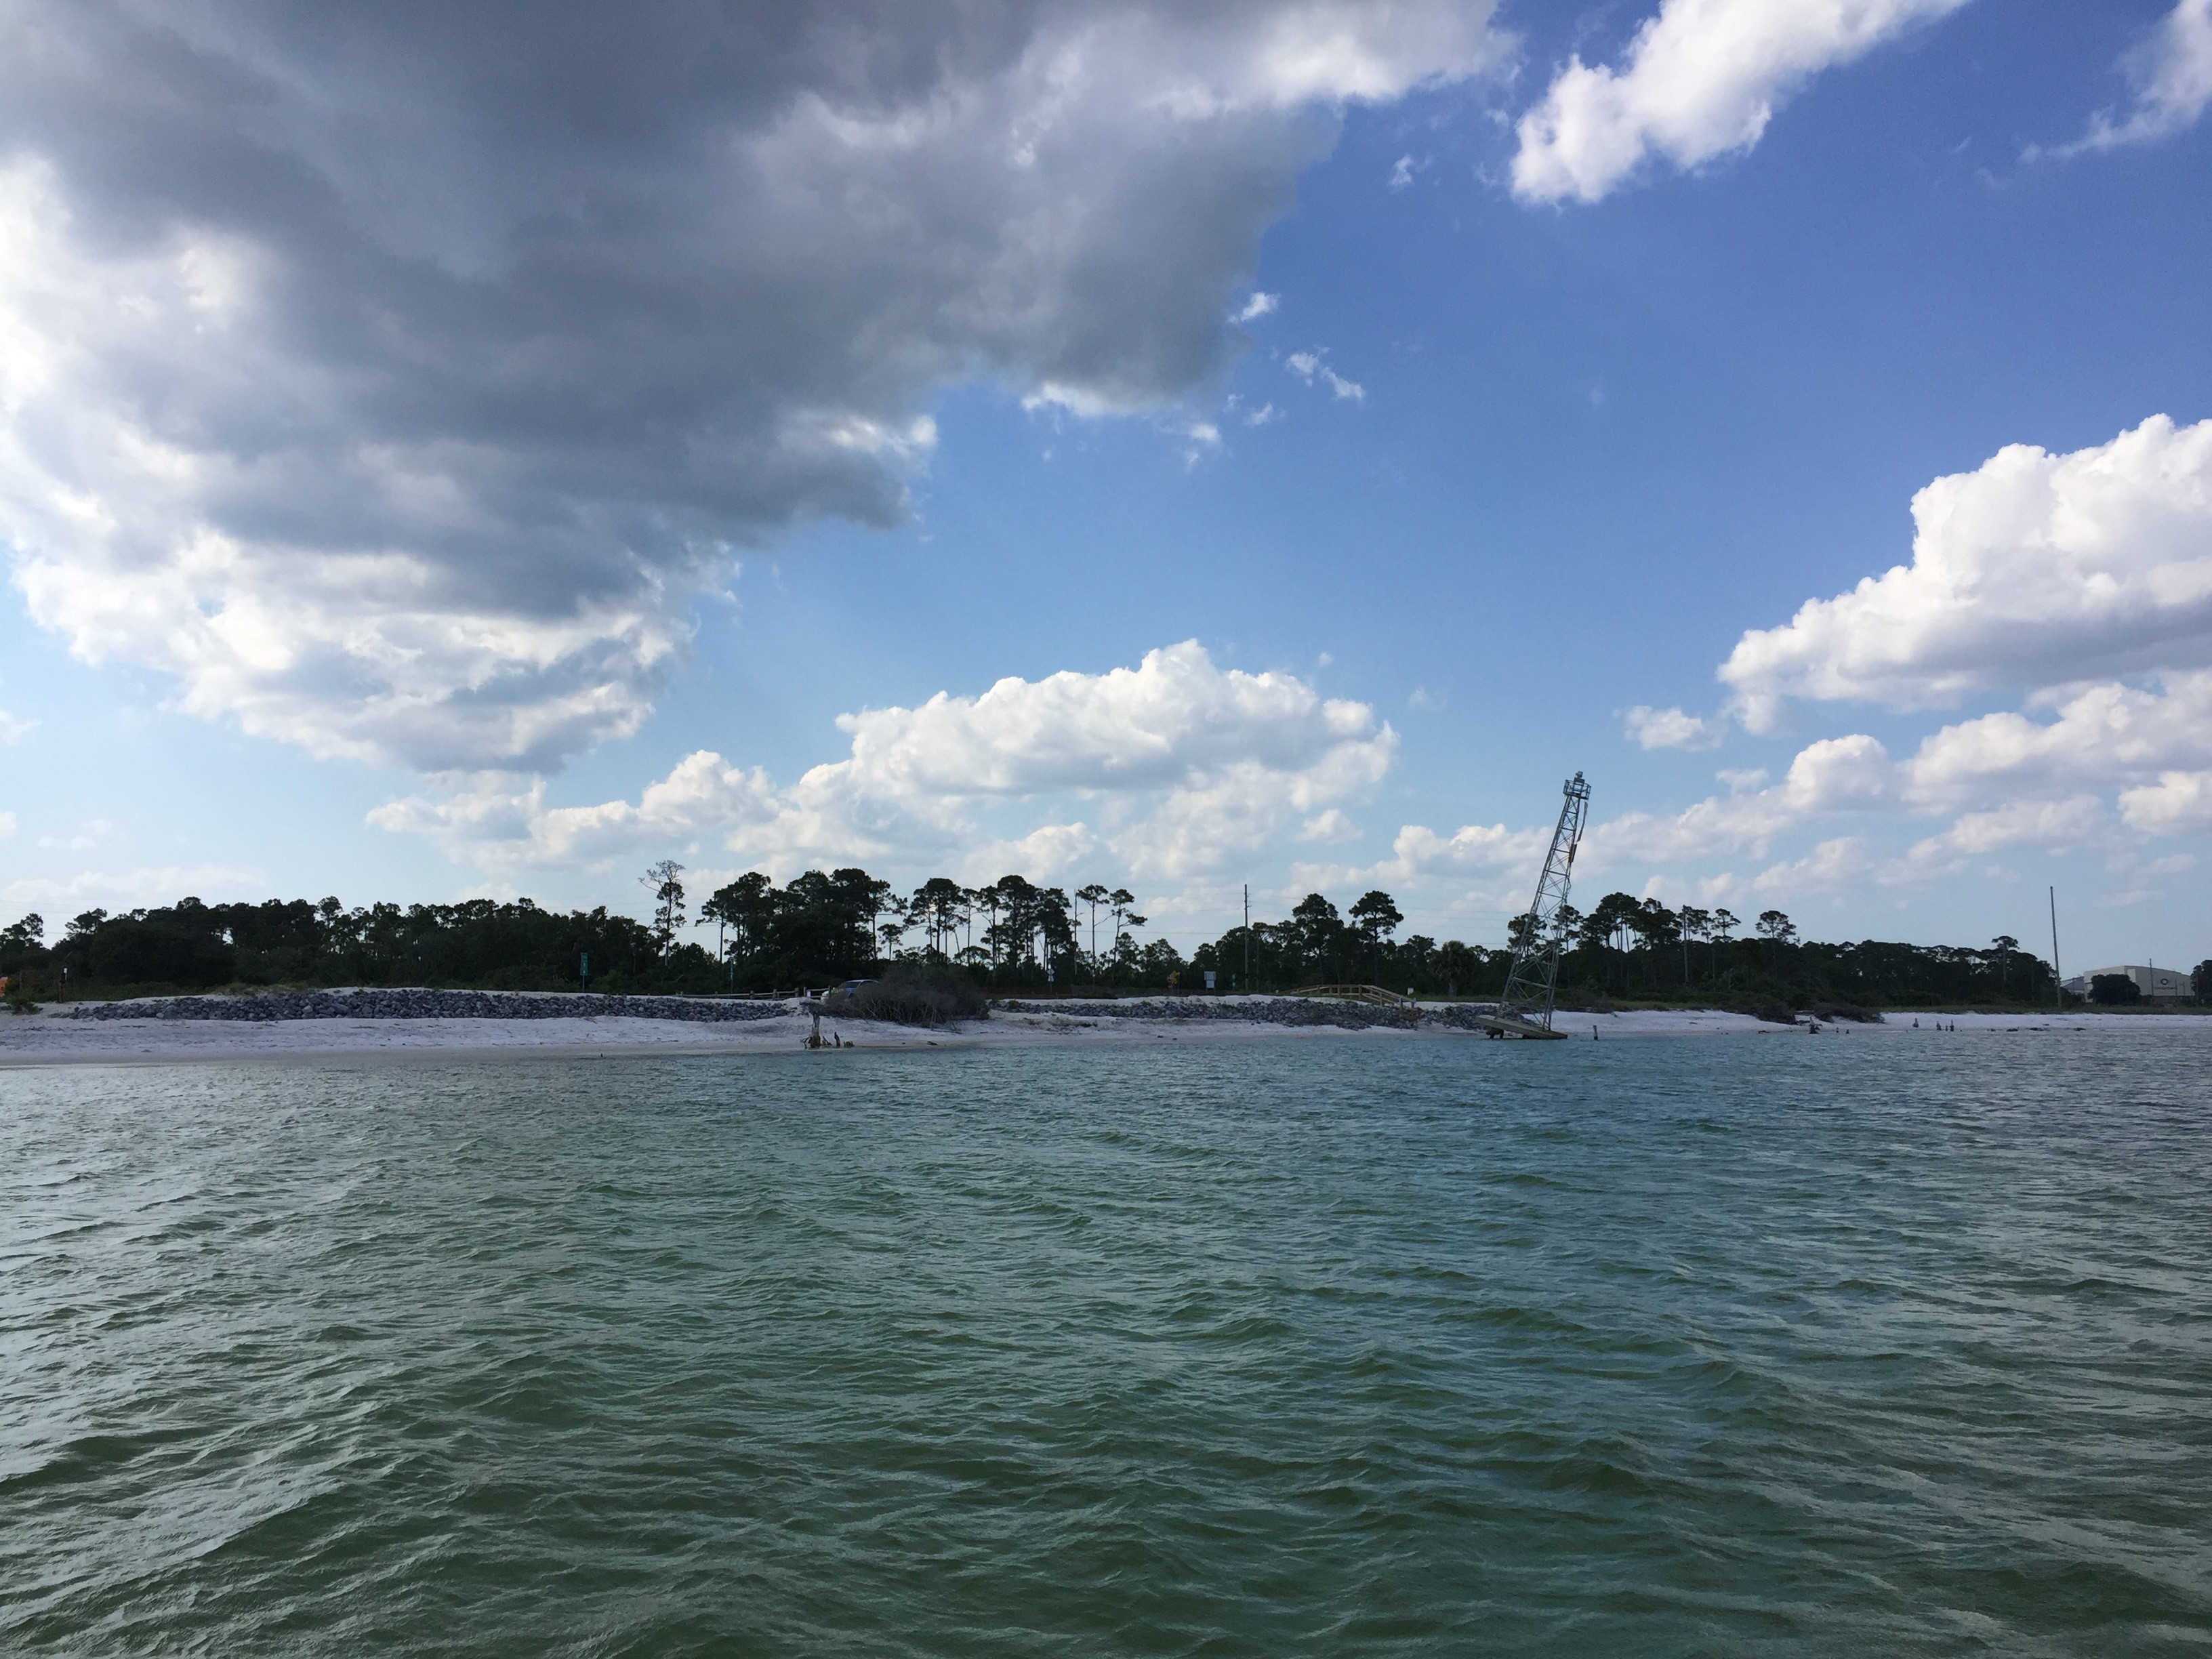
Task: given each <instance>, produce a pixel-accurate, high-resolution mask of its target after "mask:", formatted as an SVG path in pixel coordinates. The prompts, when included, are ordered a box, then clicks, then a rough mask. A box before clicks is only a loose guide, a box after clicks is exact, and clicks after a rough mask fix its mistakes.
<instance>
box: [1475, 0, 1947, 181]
mask: <svg viewBox="0 0 2212 1659" xmlns="http://www.w3.org/2000/svg"><path fill="white" fill-rule="evenodd" d="M1964 3H1966V0H1665V3H1664V4H1663V5H1662V6H1661V7H1660V9H1659V12H1658V15H1656V16H1654V17H1652V18H1651V19H1650V20H1649V21H1646V22H1645V23H1644V26H1643V27H1641V28H1640V29H1638V31H1637V33H1636V37H1635V39H1634V40H1632V41H1631V42H1630V43H1629V46H1628V50H1627V52H1626V55H1625V59H1624V63H1623V65H1622V67H1620V68H1619V69H1613V68H1611V67H1607V66H1605V65H1599V66H1596V67H1592V66H1590V65H1589V64H1584V63H1583V61H1582V59H1581V58H1575V59H1573V60H1572V61H1571V62H1570V63H1569V64H1568V65H1567V67H1566V68H1565V69H1563V70H1560V71H1559V75H1558V76H1556V77H1555V78H1554V79H1553V82H1552V85H1551V88H1550V89H1549V90H1548V91H1547V93H1546V94H1544V100H1543V101H1542V102H1541V104H1539V105H1538V106H1536V107H1535V108H1534V109H1533V110H1530V111H1529V112H1528V113H1527V114H1526V115H1524V116H1522V118H1521V121H1520V125H1519V127H1518V130H1517V131H1518V136H1519V139H1520V145H1519V148H1518V149H1517V150H1516V153H1515V155H1514V157H1513V191H1514V194H1515V195H1516V196H1518V197H1520V198H1521V199H1522V200H1523V201H1527V202H1558V201H1562V200H1565V199H1568V198H1572V199H1574V200H1576V201H1582V202H1595V201H1596V200H1598V199H1599V198H1600V197H1603V196H1605V195H1606V194H1607V192H1608V191H1612V190H1613V189H1614V188H1615V187H1617V186H1618V185H1620V184H1622V183H1623V182H1624V181H1626V179H1629V178H1630V177H1631V176H1632V174H1633V173H1635V172H1636V171H1637V170H1638V167H1641V166H1642V165H1643V163H1644V161H1645V160H1646V159H1647V158H1649V157H1651V156H1655V155H1656V156H1660V157H1662V158H1664V159H1665V160H1667V161H1671V162H1672V163H1674V165H1675V166H1676V167H1696V166H1698V165H1699V164H1700V163H1702V162H1705V161H1711V160H1712V159H1714V158H1715V157H1716V156H1720V155H1728V154H1730V153H1731V152H1734V151H1737V150H1745V149H1750V148H1751V147H1752V146H1753V144H1755V143H1758V142H1759V135H1760V134H1762V133H1764V132H1765V131H1766V124H1767V122H1768V121H1769V120H1770V119H1771V118H1772V117H1773V114H1774V112H1775V110H1776V108H1777V107H1778V106H1780V105H1781V104H1782V103H1783V102H1784V100H1787V99H1788V98H1789V97H1790V95H1791V94H1793V93H1795V92H1796V90H1797V88H1799V87H1800V86H1802V84H1803V83H1804V82H1806V81H1807V80H1808V79H1810V78H1811V77H1812V76H1814V75H1817V74H1818V73H1820V71H1821V70H1826V69H1831V68H1834V67H1835V66H1837V65H1838V64H1848V63H1850V62H1851V61H1852V60H1853V59H1855V58H1859V57H1862V56H1863V55H1864V54H1865V53H1866V52H1869V51H1871V50H1872V49H1873V48H1875V46H1880V45H1881V43H1882V42H1884V41H1886V40H1894V39H1896V38H1897V37H1898V36H1899V35H1901V34H1903V33H1905V32H1906V31H1907V30H1909V29H1911V28H1912V27H1915V26H1917V25H1919V24H1923V23H1926V22H1929V21H1932V20H1934V19H1936V18H1939V17H1943V16H1946V15H1948V14H1949V13H1951V12H1953V11H1955V10H1957V9H1959V7H1960V6H1961V5H1963V4H1964Z"/></svg>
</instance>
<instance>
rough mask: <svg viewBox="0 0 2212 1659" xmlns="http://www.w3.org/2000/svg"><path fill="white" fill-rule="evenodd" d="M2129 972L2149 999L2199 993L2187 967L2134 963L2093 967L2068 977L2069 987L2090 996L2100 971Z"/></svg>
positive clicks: (2178, 999) (2175, 998) (2173, 999)
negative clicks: (2143, 965) (2145, 966)
mask: <svg viewBox="0 0 2212 1659" xmlns="http://www.w3.org/2000/svg"><path fill="white" fill-rule="evenodd" d="M2103 974H2125V975H2127V976H2128V977H2129V978H2130V979H2131V980H2133V981H2135V982H2136V989H2137V990H2138V991H2141V992H2142V1000H2144V1001H2145V1002H2186V1001H2188V1000H2189V999H2190V998H2191V997H2192V996H2194V995H2196V994H2197V992H2196V987H2195V986H2194V985H2193V984H2192V983H2191V980H2190V976H2189V975H2188V973H2187V972H2186V971H2185V970H2182V969H2172V968H2138V967H2135V966H2133V965H2132V964H2130V965H2129V966H2126V967H2120V968H2092V969H2090V970H2089V971H2088V972H2087V973H2086V974H2078V975H2075V977H2074V978H2072V979H2069V980H2068V981H2066V989H2067V990H2068V991H2069V993H2070V994H2073V995H2075V996H2077V997H2086V996H2087V995H2088V994H2089V986H2090V984H2091V982H2092V981H2094V980H2095V979H2096V978H2097V977H2098V976H2099V975H2103Z"/></svg>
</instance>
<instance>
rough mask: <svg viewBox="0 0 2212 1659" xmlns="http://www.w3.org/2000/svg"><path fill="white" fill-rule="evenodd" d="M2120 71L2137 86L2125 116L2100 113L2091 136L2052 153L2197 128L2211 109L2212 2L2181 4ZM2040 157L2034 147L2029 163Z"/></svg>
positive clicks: (2110, 146) (2093, 121)
mask: <svg viewBox="0 0 2212 1659" xmlns="http://www.w3.org/2000/svg"><path fill="white" fill-rule="evenodd" d="M2121 67H2122V68H2123V69H2124V70H2125V71H2126V73H2127V76H2128V79H2129V80H2130V82H2132V83H2133V84H2134V87H2135V101H2134V102H2133V104H2132V105H2131V106H2130V107H2129V109H2128V111H2127V112H2126V113H2125V114H2124V115H2115V114H2114V113H2112V112H2111V111H2109V110H2107V111H2100V112H2099V113H2098V114H2096V115H2095V116H2093V117H2092V118H2091V119H2090V122H2089V130H2088V131H2087V132H2086V133H2084V134H2083V135H2082V136H2081V137H2079V138H2077V139H2075V141H2074V143H2070V144H2064V145H2061V146H2060V147H2059V148H2058V149H2055V150H2054V151H2052V152H2051V153H2052V154H2053V155H2081V154H2082V153H2083V152H2085V151H2087V150H2098V149H2117V148H2118V147H2119V146H2121V145H2123V144H2146V143H2154V142H2155V141H2156V140H2158V139H2160V138H2170V137H2172V136H2173V135H2174V134H2175V133H2177V132H2181V131H2185V130H2186V129H2188V128H2190V127H2192V126H2194V125H2196V124H2197V120H2198V119H2199V118H2201V117H2202V116H2203V113H2204V111H2205V108H2206V107H2207V106H2212V0H2179V4H2177V5H2176V6H2175V7H2174V9H2172V11H2170V12H2168V13H2167V14H2166V17H2165V19H2164V21H2161V22H2160V24H2159V26H2158V27H2157V28H2156V29H2155V30H2154V31H2153V32H2152V33H2151V34H2150V36H2149V38H2148V39H2147V40H2144V41H2143V42H2142V45H2141V46H2138V47H2137V48H2136V50H2135V51H2133V52H2130V53H2129V54H2128V56H2127V57H2126V58H2125V59H2124V60H2123V62H2122V64H2121ZM2037 154H2039V152H2038V151H2036V150H2035V149H2030V150H2029V152H2028V156H2029V159H2030V160H2033V159H2034V157H2035V155H2037Z"/></svg>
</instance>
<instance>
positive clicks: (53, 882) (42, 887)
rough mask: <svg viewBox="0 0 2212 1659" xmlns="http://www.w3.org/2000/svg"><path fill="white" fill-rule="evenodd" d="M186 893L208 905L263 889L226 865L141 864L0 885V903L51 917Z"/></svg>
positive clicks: (171, 899)
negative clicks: (79, 907) (68, 910)
mask: <svg viewBox="0 0 2212 1659" xmlns="http://www.w3.org/2000/svg"><path fill="white" fill-rule="evenodd" d="M187 893H189V894H191V895H193V896H197V897H200V898H205V899H207V900H209V901H210V902H220V901H222V900H224V899H228V898H237V899H246V898H248V897H251V898H261V897H264V896H266V893H267V888H266V884H264V881H263V878H262V877H261V875H260V874H259V872H257V871H252V870H240V869H236V868H234V867H232V866H228V865H220V864H199V865H190V866H185V865H161V866H153V865H142V866H139V867H138V868H137V869H133V870H124V871H118V872H107V871H103V870H86V871H82V872H79V873H78V874H76V875H74V876H69V877H46V876H27V877H23V878H20V879H17V880H15V881H11V882H9V883H7V884H5V885H0V903H5V904H9V905H15V906H21V907H29V908H43V909H44V910H45V911H46V913H47V915H49V917H50V918H51V917H52V916H53V915H58V914H59V913H60V912H61V911H62V910H63V909H64V908H66V907H70V906H76V905H82V906H84V907H86V908H91V907H93V906H95V905H96V906H99V907H101V908H110V909H113V908H127V907H130V906H133V905H141V904H147V905H151V904H173V903H175V902H177V898H178V896H179V894H187Z"/></svg>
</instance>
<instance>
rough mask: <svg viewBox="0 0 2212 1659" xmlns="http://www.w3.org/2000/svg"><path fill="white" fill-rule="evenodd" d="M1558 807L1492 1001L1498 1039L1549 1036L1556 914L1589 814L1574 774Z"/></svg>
mask: <svg viewBox="0 0 2212 1659" xmlns="http://www.w3.org/2000/svg"><path fill="white" fill-rule="evenodd" d="M1562 793H1564V794H1565V797H1566V799H1565V800H1564V801H1562V802H1561V803H1560V805H1559V828H1558V829H1554V830H1553V832H1552V850H1551V852H1550V853H1549V854H1547V855H1546V857H1545V860H1544V873H1543V874H1542V875H1541V876H1539V877H1538V878H1536V896H1535V897H1534V899H1533V900H1531V901H1530V902H1529V905H1528V914H1527V915H1523V916H1522V917H1520V918H1518V921H1517V926H1516V928H1515V933H1516V938H1515V939H1514V941H1513V966H1512V967H1511V968H1510V969H1509V970H1508V971H1507V973H1506V975H1505V994H1504V996H1502V997H1500V998H1499V999H1498V1014H1497V1018H1496V1020H1495V1022H1494V1023H1493V1024H1492V1025H1491V1027H1490V1029H1491V1030H1492V1031H1493V1032H1495V1033H1496V1034H1497V1035H1498V1036H1505V1035H1506V1034H1508V1033H1509V1032H1510V1033H1511V1034H1513V1035H1515V1036H1556V1035H1557V1033H1556V1032H1554V1031H1553V1030H1552V998H1553V991H1554V990H1555V989H1556V987H1558V984H1559V952H1560V951H1561V950H1562V949H1563V948H1564V947H1565V943H1566V941H1565V933H1564V929H1563V927H1562V924H1561V921H1560V914H1559V913H1560V912H1561V911H1563V910H1565V908H1566V905H1567V880H1568V878H1569V877H1571V876H1572V875H1573V873H1574V869H1575V848H1577V847H1579V846H1580V845H1581V844H1582V839H1583V817H1584V816H1585V815H1586V814H1587V813H1588V812H1589V785H1588V784H1587V783H1584V782H1583V775H1582V774H1581V773H1579V772H1577V773H1576V774H1575V775H1574V776H1572V777H1571V778H1569V779H1568V780H1567V781H1566V785H1565V789H1564V790H1563V791H1562Z"/></svg>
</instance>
